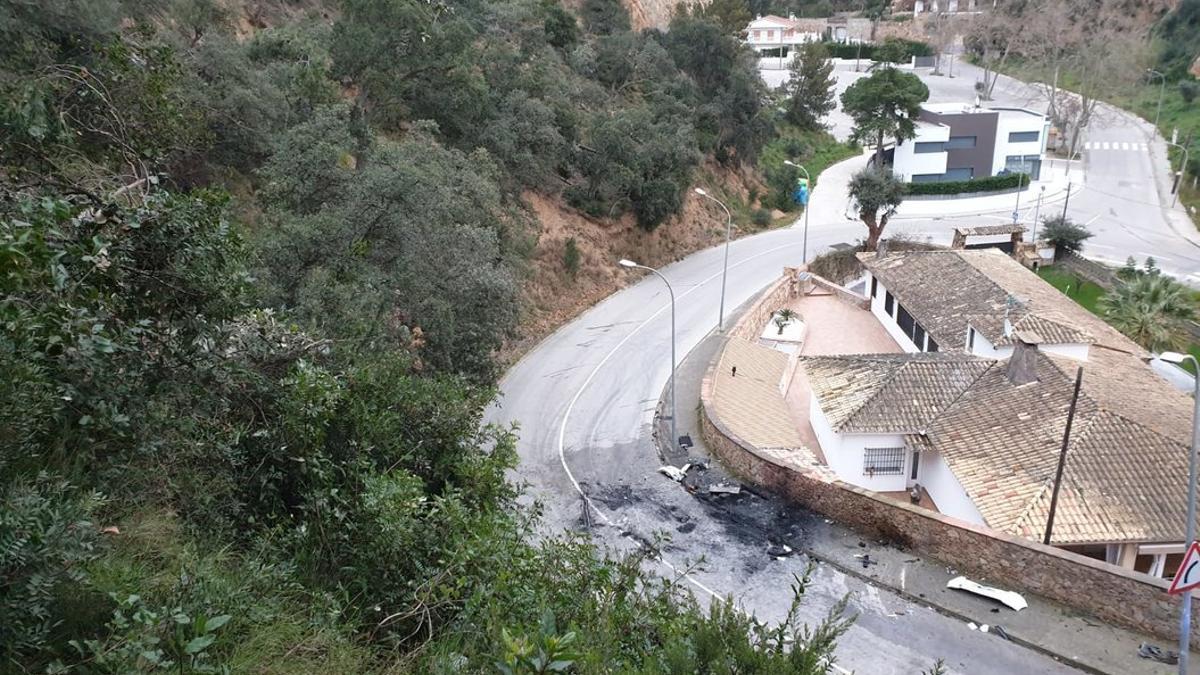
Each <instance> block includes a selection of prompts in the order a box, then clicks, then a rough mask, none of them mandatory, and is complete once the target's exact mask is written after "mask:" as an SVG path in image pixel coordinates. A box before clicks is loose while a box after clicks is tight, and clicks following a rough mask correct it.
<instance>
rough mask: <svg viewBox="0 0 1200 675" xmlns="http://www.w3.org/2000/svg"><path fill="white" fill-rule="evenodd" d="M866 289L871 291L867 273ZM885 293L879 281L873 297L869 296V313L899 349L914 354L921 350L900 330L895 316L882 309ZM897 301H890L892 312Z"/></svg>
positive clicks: (896, 305)
mask: <svg viewBox="0 0 1200 675" xmlns="http://www.w3.org/2000/svg"><path fill="white" fill-rule="evenodd" d="M866 291H867V293H870V292H871V276H870V275H867V285H866ZM886 293H887V289H886V288H884V286H883V283H882V282H880V283H879V286H878V289H877V290H876V292H875V297H873V298H871V313H872V314H874V315H875V318H876V319H878V320H879V323H880V324H882V325H883V329H884V330H886V331H887V332H888V335H890V336H892V339H893V340H895V341H896V344H898V345H900V348H901V349H903V350H904V351H906V352H908V353H909V354H915V353H917V352H919V351H921V350H920V349H918V348H917V345H916V344H915V343H914V342H913V341H912V340H911V339H910V338H909V337H908V336H907V335H905V334H904V331H902V330H900V326H899V325H898V324H897V323H896V317H895V316H892V315H889V314H888V313H887V312H885V311H883V309H884V298H885V297H886ZM899 302H900V301H899V300H896V301H895V302H893V303H892V311H893V312H895V311H897V309H896V308H897V307H898V305H899Z"/></svg>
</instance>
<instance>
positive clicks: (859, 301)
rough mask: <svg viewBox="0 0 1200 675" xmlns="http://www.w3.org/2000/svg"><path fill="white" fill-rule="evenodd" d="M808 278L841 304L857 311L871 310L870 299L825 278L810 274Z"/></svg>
mask: <svg viewBox="0 0 1200 675" xmlns="http://www.w3.org/2000/svg"><path fill="white" fill-rule="evenodd" d="M809 276H810V277H811V278H812V280H813V284H815V285H816V286H818V287H820V288H823V289H825V290H827V291H829V292H830V293H832V294H833V295H834V297H836V298H837V299H838V300H841V301H842V302H844V303H846V304H848V305H850V306H852V307H857V308H859V309H871V299H870V298H868V297H865V296H862V295H859V294H857V293H854V292H852V291H850V290H847V289H846V288H845V287H844V286H839V285H837V284H835V283H833V282H832V281H830V280H828V279H826V278H825V277H819V276H817V275H815V274H813V273H812V272H809Z"/></svg>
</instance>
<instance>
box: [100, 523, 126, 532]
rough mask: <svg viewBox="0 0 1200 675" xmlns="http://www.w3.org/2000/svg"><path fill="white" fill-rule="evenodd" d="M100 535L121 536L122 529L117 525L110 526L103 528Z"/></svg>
mask: <svg viewBox="0 0 1200 675" xmlns="http://www.w3.org/2000/svg"><path fill="white" fill-rule="evenodd" d="M100 534H121V528H119V527H117V526H116V525H109V526H108V527H105V528H101V530H100Z"/></svg>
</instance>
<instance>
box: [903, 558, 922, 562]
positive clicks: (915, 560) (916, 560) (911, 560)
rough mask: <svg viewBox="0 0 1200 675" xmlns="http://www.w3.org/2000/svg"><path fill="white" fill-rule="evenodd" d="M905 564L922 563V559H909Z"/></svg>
mask: <svg viewBox="0 0 1200 675" xmlns="http://www.w3.org/2000/svg"><path fill="white" fill-rule="evenodd" d="M904 562H906V563H915V562H921V559H920V558H909V559H908V560H905V561H904Z"/></svg>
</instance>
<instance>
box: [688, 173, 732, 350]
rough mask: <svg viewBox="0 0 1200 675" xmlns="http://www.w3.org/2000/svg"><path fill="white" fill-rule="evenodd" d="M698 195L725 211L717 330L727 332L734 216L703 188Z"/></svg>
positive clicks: (699, 189) (698, 191)
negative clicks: (723, 257)
mask: <svg viewBox="0 0 1200 675" xmlns="http://www.w3.org/2000/svg"><path fill="white" fill-rule="evenodd" d="M696 194H698V195H700V196H701V197H704V198H705V199H708V200H710V201H714V202H716V203H717V206H720V207H721V208H723V209H725V264H724V265H723V266H722V267H721V308H720V309H719V310H718V311H717V330H718V331H723V330H725V278H726V277H727V276H729V234H730V232H731V231H732V230H733V214H732V213H730V212H729V207H728V206H725V204H723V203H721V200H720V199H717V198H716V197H713V196H712V195H710V194H708V193H707V192H705V191H704V189H703V188H696Z"/></svg>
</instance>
